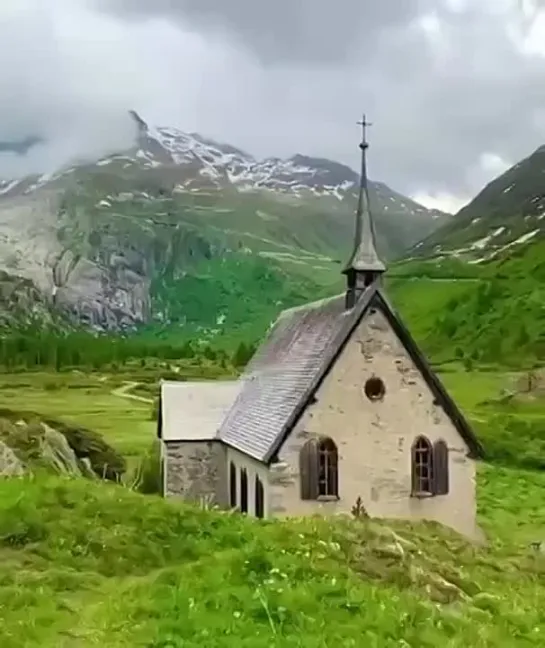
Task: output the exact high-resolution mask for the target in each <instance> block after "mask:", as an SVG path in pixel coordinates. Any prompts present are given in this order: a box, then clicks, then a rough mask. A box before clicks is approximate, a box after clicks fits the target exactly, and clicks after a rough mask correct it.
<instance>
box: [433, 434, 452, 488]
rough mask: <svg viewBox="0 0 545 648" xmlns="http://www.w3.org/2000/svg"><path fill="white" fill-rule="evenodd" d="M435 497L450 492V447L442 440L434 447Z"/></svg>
mask: <svg viewBox="0 0 545 648" xmlns="http://www.w3.org/2000/svg"><path fill="white" fill-rule="evenodd" d="M433 471H434V480H433V481H434V489H433V491H434V495H447V494H448V492H449V474H448V473H449V465H448V446H447V444H446V443H445V441H443V440H442V439H440V440H439V441H436V442H435V444H434V446H433Z"/></svg>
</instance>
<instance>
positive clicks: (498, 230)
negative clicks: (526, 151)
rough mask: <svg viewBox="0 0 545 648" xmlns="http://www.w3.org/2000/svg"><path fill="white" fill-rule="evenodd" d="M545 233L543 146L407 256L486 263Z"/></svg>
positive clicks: (544, 146)
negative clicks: (449, 258) (450, 258)
mask: <svg viewBox="0 0 545 648" xmlns="http://www.w3.org/2000/svg"><path fill="white" fill-rule="evenodd" d="M544 235H545V145H543V146H539V147H538V148H536V149H535V151H533V152H532V153H531V154H530V155H528V156H527V157H525V158H523V159H522V160H520V161H519V162H517V163H516V164H514V165H513V166H512V167H510V168H509V169H507V170H506V171H505V172H504V173H502V174H500V175H499V176H497V177H496V178H494V179H493V180H491V181H490V182H489V183H488V184H487V185H486V186H485V187H484V188H483V189H482V190H481V191H480V192H479V193H478V194H477V196H475V198H474V199H473V200H472V201H471V202H469V203H468V204H467V205H465V206H464V207H463V208H462V209H461V210H460V211H459V212H458V213H457V214H455V215H454V216H453V218H452V219H450V220H449V221H448V222H445V223H444V224H443V225H442V226H440V227H438V228H437V229H436V230H435V231H434V232H431V233H430V234H429V236H427V237H426V238H424V240H423V241H420V242H419V243H417V244H416V245H415V246H414V247H413V248H412V249H411V250H409V252H408V253H407V256H409V257H411V256H414V257H432V258H438V259H442V258H447V257H454V258H458V259H462V260H465V261H468V262H470V263H477V264H480V263H487V262H490V261H492V260H494V259H497V258H501V257H502V256H504V255H505V254H509V253H510V252H512V251H513V250H514V249H515V248H516V247H518V246H520V245H524V244H526V243H528V242H530V241H538V240H540V239H541V238H543V236H544Z"/></svg>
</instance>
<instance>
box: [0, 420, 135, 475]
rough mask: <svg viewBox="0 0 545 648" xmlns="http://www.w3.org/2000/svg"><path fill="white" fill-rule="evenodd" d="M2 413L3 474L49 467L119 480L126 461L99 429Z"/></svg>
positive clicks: (0, 457) (0, 463)
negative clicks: (97, 430)
mask: <svg viewBox="0 0 545 648" xmlns="http://www.w3.org/2000/svg"><path fill="white" fill-rule="evenodd" d="M2 415H3V416H2V417H0V476H3V477H14V476H20V475H24V474H32V473H33V472H35V471H44V470H45V471H46V472H50V473H54V474H61V475H63V474H64V475H74V476H78V477H86V478H88V479H96V478H98V477H100V478H106V479H113V480H115V481H118V480H119V479H120V478H121V476H122V474H123V473H124V471H125V461H124V459H123V458H122V457H121V456H120V455H118V453H117V452H116V451H115V450H113V448H111V447H110V446H108V444H106V443H105V442H104V440H103V439H102V438H101V437H100V435H98V434H97V433H96V432H93V431H91V430H83V429H79V428H75V427H71V426H68V425H66V424H64V423H61V422H52V421H49V422H44V421H40V420H39V419H38V418H37V417H36V416H35V415H22V416H18V415H17V413H16V412H9V411H6V410H4V411H3V412H2Z"/></svg>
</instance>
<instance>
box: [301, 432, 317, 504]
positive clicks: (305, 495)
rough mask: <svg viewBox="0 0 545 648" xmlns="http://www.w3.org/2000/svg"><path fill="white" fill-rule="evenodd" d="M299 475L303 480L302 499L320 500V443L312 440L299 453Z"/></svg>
mask: <svg viewBox="0 0 545 648" xmlns="http://www.w3.org/2000/svg"><path fill="white" fill-rule="evenodd" d="M299 475H300V479H301V499H303V500H315V499H317V498H318V443H317V442H316V441H315V440H314V439H311V440H310V441H307V442H306V443H305V445H304V446H303V447H302V448H301V452H300V453H299Z"/></svg>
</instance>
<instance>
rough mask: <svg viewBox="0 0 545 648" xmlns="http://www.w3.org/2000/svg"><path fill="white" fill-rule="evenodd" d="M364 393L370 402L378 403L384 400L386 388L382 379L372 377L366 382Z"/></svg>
mask: <svg viewBox="0 0 545 648" xmlns="http://www.w3.org/2000/svg"><path fill="white" fill-rule="evenodd" d="M364 391H365V395H366V396H367V398H368V399H369V400H372V401H378V400H382V398H384V394H385V393H386V386H385V385H384V383H383V382H382V380H381V379H380V378H377V377H376V376H372V377H371V378H369V379H368V380H367V381H366V383H365V387H364Z"/></svg>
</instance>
